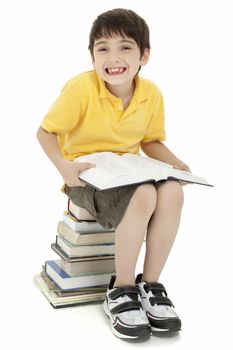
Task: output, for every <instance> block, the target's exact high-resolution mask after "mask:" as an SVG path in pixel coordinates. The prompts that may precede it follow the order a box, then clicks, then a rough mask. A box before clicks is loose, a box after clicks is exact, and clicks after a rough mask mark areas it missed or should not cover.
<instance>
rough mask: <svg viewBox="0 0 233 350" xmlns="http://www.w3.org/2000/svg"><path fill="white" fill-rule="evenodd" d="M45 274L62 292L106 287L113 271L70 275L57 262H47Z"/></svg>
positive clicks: (59, 262)
mask: <svg viewBox="0 0 233 350" xmlns="http://www.w3.org/2000/svg"><path fill="white" fill-rule="evenodd" d="M45 272H46V274H47V275H48V276H49V277H50V278H51V279H52V280H53V281H54V282H55V283H56V285H57V286H58V287H59V288H60V289H62V290H71V289H82V288H95V287H100V286H101V287H107V285H108V284H109V281H110V278H111V276H112V274H114V271H111V272H98V273H80V274H78V275H75V276H73V275H70V274H69V273H67V272H66V271H65V270H64V269H63V268H62V266H61V261H59V260H48V261H46V262H45Z"/></svg>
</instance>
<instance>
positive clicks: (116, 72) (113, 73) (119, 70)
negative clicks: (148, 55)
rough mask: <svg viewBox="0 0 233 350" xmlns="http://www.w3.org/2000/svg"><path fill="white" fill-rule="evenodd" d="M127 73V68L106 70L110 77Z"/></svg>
mask: <svg viewBox="0 0 233 350" xmlns="http://www.w3.org/2000/svg"><path fill="white" fill-rule="evenodd" d="M125 71H126V67H109V68H105V72H106V73H107V74H108V75H120V74H123V73H124V72H125Z"/></svg>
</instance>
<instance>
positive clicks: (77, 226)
mask: <svg viewBox="0 0 233 350" xmlns="http://www.w3.org/2000/svg"><path fill="white" fill-rule="evenodd" d="M63 221H64V222H65V223H66V224H67V226H69V227H70V228H71V229H72V230H74V231H78V232H80V233H83V232H109V231H114V229H105V228H104V227H103V226H101V225H100V224H99V223H98V222H96V221H82V220H78V219H77V218H75V217H74V216H73V215H71V214H69V213H68V212H67V211H65V212H64V214H63Z"/></svg>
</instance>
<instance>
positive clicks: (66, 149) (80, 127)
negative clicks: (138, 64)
mask: <svg viewBox="0 0 233 350" xmlns="http://www.w3.org/2000/svg"><path fill="white" fill-rule="evenodd" d="M41 127H42V128H43V129H45V130H46V131H48V132H53V133H56V134H57V138H58V143H59V146H60V149H61V152H62V154H63V156H64V158H65V159H70V160H72V159H74V158H76V157H79V156H82V155H87V154H90V153H95V152H115V153H117V154H123V153H139V147H140V142H141V141H144V142H148V141H152V140H160V141H163V140H165V130H164V108H163V98H162V94H161V92H160V90H159V89H158V87H157V86H156V85H155V84H154V83H152V82H151V81H149V80H146V79H143V78H141V77H139V76H136V77H135V92H134V96H133V98H132V100H131V103H130V105H129V106H128V107H127V109H125V110H123V105H122V101H121V99H120V98H118V97H116V96H114V95H112V94H111V93H110V92H109V91H108V89H107V88H106V86H105V83H104V81H103V80H101V79H100V78H99V76H98V75H97V74H96V72H95V71H94V70H92V71H88V72H84V73H82V74H80V75H78V76H76V77H74V78H73V79H71V80H70V81H68V83H67V84H66V85H65V86H64V88H63V89H62V91H61V94H60V96H59V97H58V99H57V100H56V101H55V102H54V104H53V105H52V106H51V108H50V109H49V111H48V113H47V114H46V115H45V117H44V119H43V121H42V124H41Z"/></svg>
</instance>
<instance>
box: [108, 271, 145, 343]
mask: <svg viewBox="0 0 233 350" xmlns="http://www.w3.org/2000/svg"><path fill="white" fill-rule="evenodd" d="M115 280H116V276H112V277H111V280H110V283H109V287H108V290H107V293H106V300H105V301H104V311H105V313H106V315H107V316H108V317H109V318H110V320H111V327H112V332H113V334H114V335H115V336H117V337H119V338H122V339H129V340H130V339H131V340H145V339H147V338H149V336H150V333H151V329H150V324H149V321H148V319H147V316H146V313H145V311H144V310H143V307H142V303H141V297H140V289H139V287H137V286H135V287H133V286H124V287H116V288H114V287H113V285H114V282H115Z"/></svg>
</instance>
